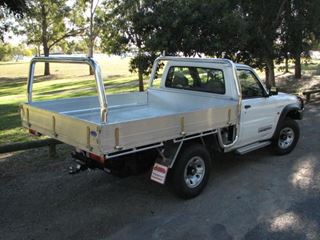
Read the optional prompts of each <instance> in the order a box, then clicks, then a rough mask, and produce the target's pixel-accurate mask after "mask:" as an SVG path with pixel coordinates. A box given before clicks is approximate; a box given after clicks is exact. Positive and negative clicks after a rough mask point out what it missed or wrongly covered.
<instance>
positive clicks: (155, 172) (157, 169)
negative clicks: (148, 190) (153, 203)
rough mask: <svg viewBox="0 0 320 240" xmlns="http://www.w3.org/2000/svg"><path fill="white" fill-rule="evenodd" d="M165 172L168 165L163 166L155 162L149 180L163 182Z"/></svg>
mask: <svg viewBox="0 0 320 240" xmlns="http://www.w3.org/2000/svg"><path fill="white" fill-rule="evenodd" d="M167 172H168V167H166V166H163V165H161V164H159V163H155V164H154V166H153V169H152V173H151V180H153V181H155V182H157V183H161V184H164V183H165V181H166V177H167Z"/></svg>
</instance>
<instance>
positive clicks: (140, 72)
mask: <svg viewBox="0 0 320 240" xmlns="http://www.w3.org/2000/svg"><path fill="white" fill-rule="evenodd" d="M138 76H139V91H140V92H143V91H144V86H143V73H142V70H141V69H140V67H139V68H138Z"/></svg>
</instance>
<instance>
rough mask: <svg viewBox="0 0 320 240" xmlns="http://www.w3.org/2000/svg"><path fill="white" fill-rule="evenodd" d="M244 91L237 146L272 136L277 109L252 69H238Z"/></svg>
mask: <svg viewBox="0 0 320 240" xmlns="http://www.w3.org/2000/svg"><path fill="white" fill-rule="evenodd" d="M238 77H239V80H240V84H241V91H242V109H241V119H240V139H239V142H238V144H237V147H241V146H245V145H248V144H250V143H254V142H257V141H261V140H266V139H269V138H271V137H272V134H273V131H274V129H275V127H276V126H275V122H276V121H275V119H276V117H277V109H276V108H275V106H274V103H273V100H272V99H273V98H271V97H269V96H268V94H267V92H266V90H265V89H264V87H263V86H262V84H261V82H260V81H259V79H258V78H257V76H256V75H255V74H254V73H253V71H252V70H250V69H238Z"/></svg>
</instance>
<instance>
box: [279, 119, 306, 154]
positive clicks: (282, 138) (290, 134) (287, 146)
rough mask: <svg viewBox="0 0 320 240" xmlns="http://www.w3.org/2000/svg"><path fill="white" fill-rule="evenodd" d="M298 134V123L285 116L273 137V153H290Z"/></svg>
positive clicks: (295, 143)
mask: <svg viewBox="0 0 320 240" xmlns="http://www.w3.org/2000/svg"><path fill="white" fill-rule="evenodd" d="M299 136H300V129H299V125H298V123H297V122H296V121H295V120H293V119H291V118H286V119H285V120H284V122H283V123H282V124H281V127H280V129H279V130H278V132H277V134H276V136H275V138H274V139H273V149H274V151H275V153H276V154H278V155H284V154H288V153H290V152H291V151H292V150H293V149H294V148H295V146H296V145H297V142H298V140H299Z"/></svg>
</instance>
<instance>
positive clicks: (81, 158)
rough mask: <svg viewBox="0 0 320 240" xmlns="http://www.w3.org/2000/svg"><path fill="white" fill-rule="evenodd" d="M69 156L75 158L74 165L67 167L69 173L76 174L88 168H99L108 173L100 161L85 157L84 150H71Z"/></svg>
mask: <svg viewBox="0 0 320 240" xmlns="http://www.w3.org/2000/svg"><path fill="white" fill-rule="evenodd" d="M71 156H72V158H73V159H74V160H75V162H76V164H75V166H70V167H69V174H76V173H79V172H81V171H85V170H88V169H91V170H93V169H101V170H103V171H105V172H107V173H110V170H109V169H107V168H105V167H104V164H103V163H102V162H98V161H97V160H96V159H91V158H89V157H87V156H86V152H77V151H73V152H72V153H71Z"/></svg>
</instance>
